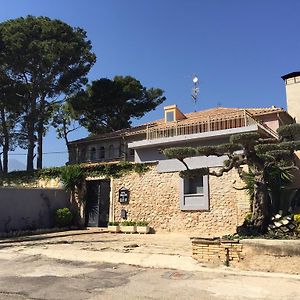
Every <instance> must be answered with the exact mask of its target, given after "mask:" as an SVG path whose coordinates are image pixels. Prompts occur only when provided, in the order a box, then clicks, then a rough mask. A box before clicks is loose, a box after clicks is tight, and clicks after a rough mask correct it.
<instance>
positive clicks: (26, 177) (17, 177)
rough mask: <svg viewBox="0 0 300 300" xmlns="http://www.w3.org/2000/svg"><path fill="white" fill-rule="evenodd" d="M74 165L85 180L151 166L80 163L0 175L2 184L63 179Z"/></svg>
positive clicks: (122, 173)
mask: <svg viewBox="0 0 300 300" xmlns="http://www.w3.org/2000/svg"><path fill="white" fill-rule="evenodd" d="M74 166H76V167H80V169H81V173H82V179H83V180H84V179H85V178H87V177H106V178H109V177H114V178H118V177H121V176H122V175H124V174H128V173H132V172H136V173H145V172H147V171H148V170H149V167H148V166H147V165H146V164H139V163H130V162H119V163H106V164H78V165H69V166H63V167H53V168H45V169H41V170H34V171H13V172H10V173H8V174H5V175H1V176H0V186H5V185H23V184H32V183H34V182H36V181H38V180H41V179H46V180H47V179H56V178H60V179H62V177H63V176H64V175H65V174H66V173H68V171H69V169H71V168H74Z"/></svg>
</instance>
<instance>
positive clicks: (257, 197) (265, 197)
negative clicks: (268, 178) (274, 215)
mask: <svg viewBox="0 0 300 300" xmlns="http://www.w3.org/2000/svg"><path fill="white" fill-rule="evenodd" d="M252 212H253V214H252V223H253V226H254V227H255V229H256V230H257V231H258V232H259V233H265V232H266V231H267V229H268V225H269V224H270V220H271V201H270V197H269V194H268V189H267V185H266V183H265V180H264V177H263V175H257V176H255V182H254V199H253V209H252Z"/></svg>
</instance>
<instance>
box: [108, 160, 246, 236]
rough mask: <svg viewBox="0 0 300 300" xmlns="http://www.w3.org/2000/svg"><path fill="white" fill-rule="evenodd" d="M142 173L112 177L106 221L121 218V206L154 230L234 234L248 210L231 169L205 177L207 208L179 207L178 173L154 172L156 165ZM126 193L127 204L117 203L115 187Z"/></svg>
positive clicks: (132, 217) (239, 184)
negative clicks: (110, 196)
mask: <svg viewBox="0 0 300 300" xmlns="http://www.w3.org/2000/svg"><path fill="white" fill-rule="evenodd" d="M149 168H150V170H149V171H148V172H145V173H144V174H137V173H130V174H126V175H124V176H122V177H121V178H117V179H113V180H112V199H111V214H110V220H115V221H121V218H120V213H121V209H125V210H126V211H127V213H128V214H127V216H128V220H134V221H137V220H145V221H148V222H149V225H150V226H151V227H152V228H154V230H155V231H169V232H189V233H192V234H193V235H195V234H199V235H201V236H220V235H224V234H229V233H234V232H235V231H236V226H237V225H241V224H242V223H243V221H244V217H245V214H246V213H247V212H248V211H249V196H248V195H247V194H246V192H245V191H244V190H237V189H234V187H233V186H236V187H242V186H244V183H243V182H242V181H241V179H240V178H239V176H238V173H237V172H236V171H235V170H232V171H230V172H229V173H227V174H226V173H225V174H224V175H223V176H222V177H218V178H217V177H214V176H210V177H209V190H210V191H209V202H210V204H209V210H208V211H182V210H181V209H180V199H179V196H180V195H179V194H180V177H179V173H178V172H174V173H158V172H157V171H156V165H152V166H149ZM121 187H125V188H126V189H128V190H129V192H130V200H129V203H128V204H120V203H119V202H118V197H119V189H120V188H121Z"/></svg>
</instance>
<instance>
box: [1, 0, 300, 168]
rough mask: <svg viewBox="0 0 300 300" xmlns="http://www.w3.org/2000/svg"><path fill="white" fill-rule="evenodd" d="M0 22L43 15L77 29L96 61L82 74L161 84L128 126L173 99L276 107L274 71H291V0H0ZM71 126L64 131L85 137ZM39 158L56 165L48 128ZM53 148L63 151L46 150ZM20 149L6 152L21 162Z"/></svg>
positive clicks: (299, 41) (278, 85) (187, 106)
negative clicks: (154, 99) (149, 107)
mask: <svg viewBox="0 0 300 300" xmlns="http://www.w3.org/2000/svg"><path fill="white" fill-rule="evenodd" d="M0 7H1V9H0V22H3V21H6V20H8V19H14V18H17V17H21V16H27V15H33V16H47V17H50V18H53V19H60V20H62V21H64V22H66V23H68V24H70V25H71V26H73V27H81V28H83V29H85V30H86V32H87V36H88V39H89V40H91V42H92V46H93V51H94V53H95V54H96V56H97V62H96V64H95V65H94V66H93V68H92V69H91V71H90V73H89V75H88V78H89V80H90V81H92V80H96V79H99V78H103V77H105V78H113V77H114V76H115V75H131V76H133V77H135V78H137V79H138V80H140V81H141V83H142V84H143V85H144V86H146V87H148V88H149V87H155V88H161V89H163V90H164V91H165V96H166V98H167V100H166V101H165V102H164V103H163V104H162V105H160V106H159V107H157V109H156V110H155V111H152V112H150V113H148V114H147V115H145V116H144V117H143V118H142V119H139V120H133V125H138V124H142V123H145V122H148V121H152V120H156V119H160V118H162V117H163V107H164V106H166V105H172V104H176V105H177V106H178V107H179V108H180V110H181V111H182V112H183V113H188V112H192V111H194V103H193V101H192V98H191V88H192V85H193V84H192V78H193V75H195V74H196V75H197V77H198V78H199V88H200V92H199V97H198V101H197V110H202V109H207V108H211V107H215V106H223V107H270V106H272V105H276V106H278V107H283V108H286V100H285V87H284V82H283V81H282V79H281V76H282V75H284V74H286V73H289V72H293V71H300V67H299V62H300V61H299V53H300V37H299V34H298V28H299V21H298V20H299V15H300V1H298V0H285V1H282V0H263V1H261V0H252V1H246V0H226V1H225V0H210V1H207V0H151V1H150V0H126V1H124V0H85V1H78V0H76V1H74V0H59V1H58V0H51V1H50V0H43V1H38V0H9V1H7V0H6V1H4V0H0ZM87 134H88V133H87V131H85V130H79V131H77V132H76V133H74V134H73V135H72V136H71V140H75V139H79V138H83V137H85V136H87ZM44 151H45V152H47V153H49V154H45V155H44V165H45V166H59V165H64V164H65V162H66V161H67V154H66V146H65V144H64V142H63V141H62V140H58V139H57V138H56V135H55V132H54V130H52V129H50V130H49V132H48V133H47V135H46V137H45V143H44ZM53 152H63V153H53ZM16 154H25V150H22V149H17V150H16V151H15V152H13V153H11V154H10V158H11V159H13V160H15V162H16V161H19V162H21V163H24V162H25V161H26V156H25V155H16Z"/></svg>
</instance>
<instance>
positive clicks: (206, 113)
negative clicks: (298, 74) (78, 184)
mask: <svg viewBox="0 0 300 300" xmlns="http://www.w3.org/2000/svg"><path fill="white" fill-rule="evenodd" d="M245 112H246V113H248V114H250V115H251V116H252V117H254V118H256V117H260V116H264V115H269V114H274V113H283V114H286V115H287V116H288V117H289V118H290V119H291V121H292V120H293V118H292V117H291V116H290V115H289V114H288V113H287V112H286V111H285V110H284V109H283V108H279V107H275V106H273V107H267V108H228V107H215V108H210V109H206V110H202V111H197V112H192V113H188V114H185V116H186V119H182V120H178V121H177V122H176V124H189V123H194V122H195V121H206V120H207V119H223V118H224V119H229V118H234V117H237V116H241V115H243V114H244V113H245ZM172 124H175V123H168V124H166V123H165V119H160V120H156V121H153V122H150V123H145V124H142V125H139V126H136V127H132V128H126V129H121V130H117V131H114V132H110V133H105V134H98V135H91V136H89V137H86V138H83V139H79V140H75V141H72V142H70V143H69V144H70V145H71V144H77V143H85V142H90V141H96V140H99V139H101V140H104V139H112V138H118V137H120V136H133V135H138V134H144V133H145V131H146V129H147V127H149V126H150V127H154V126H158V127H164V126H172Z"/></svg>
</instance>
